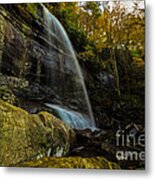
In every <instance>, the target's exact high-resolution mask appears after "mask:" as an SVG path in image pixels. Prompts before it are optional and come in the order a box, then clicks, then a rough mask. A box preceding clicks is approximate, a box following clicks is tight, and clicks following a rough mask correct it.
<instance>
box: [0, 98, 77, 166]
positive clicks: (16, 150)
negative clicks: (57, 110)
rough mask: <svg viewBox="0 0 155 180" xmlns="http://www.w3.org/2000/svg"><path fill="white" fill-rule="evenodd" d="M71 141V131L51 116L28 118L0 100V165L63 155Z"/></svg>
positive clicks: (72, 137) (28, 116)
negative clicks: (59, 151)
mask: <svg viewBox="0 0 155 180" xmlns="http://www.w3.org/2000/svg"><path fill="white" fill-rule="evenodd" d="M74 140H75V133H74V131H73V130H72V129H71V128H70V127H69V126H68V125H66V124H65V123H64V122H62V121H61V120H59V119H57V118H56V117H55V116H53V115H52V114H49V113H47V112H40V113H39V114H34V115H31V114H29V113H28V112H26V111H25V110H22V109H21V108H18V107H15V106H13V105H11V104H9V103H7V102H4V101H2V100H0V165H2V166H13V165H15V164H17V163H19V162H22V161H27V160H33V159H36V158H41V157H44V156H47V155H48V156H53V155H56V154H57V151H58V150H59V149H62V151H61V154H60V153H59V156H60V155H61V156H62V155H66V154H67V153H68V151H69V149H70V146H71V144H72V143H73V141H74Z"/></svg>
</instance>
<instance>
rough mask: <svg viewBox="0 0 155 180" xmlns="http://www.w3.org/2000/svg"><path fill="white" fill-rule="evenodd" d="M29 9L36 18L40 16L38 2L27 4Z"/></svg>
mask: <svg viewBox="0 0 155 180" xmlns="http://www.w3.org/2000/svg"><path fill="white" fill-rule="evenodd" d="M27 10H28V12H29V13H31V14H32V15H33V16H34V17H35V18H36V17H38V15H37V4H31V3H29V4H27Z"/></svg>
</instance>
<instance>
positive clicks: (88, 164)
mask: <svg viewBox="0 0 155 180" xmlns="http://www.w3.org/2000/svg"><path fill="white" fill-rule="evenodd" d="M18 166H19V167H20V166H22V167H47V168H82V169H120V166H119V165H118V164H117V163H113V162H111V161H108V160H107V159H106V158H104V157H92V158H82V157H59V158H55V157H49V158H47V157H45V158H42V159H39V160H36V161H31V162H25V163H23V164H19V165H18Z"/></svg>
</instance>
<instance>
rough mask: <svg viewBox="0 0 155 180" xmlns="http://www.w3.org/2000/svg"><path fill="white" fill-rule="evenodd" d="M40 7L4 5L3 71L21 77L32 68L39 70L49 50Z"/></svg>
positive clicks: (0, 12) (0, 11) (0, 14)
mask: <svg viewBox="0 0 155 180" xmlns="http://www.w3.org/2000/svg"><path fill="white" fill-rule="evenodd" d="M39 8H41V6H39V5H38V4H21V5H20V4H18V5H17V4H14V5H13V4H11V5H0V24H1V26H0V67H1V71H2V72H5V73H8V74H9V75H10V74H11V75H18V76H19V75H24V73H26V71H31V70H32V69H33V73H34V74H36V73H37V71H39V67H38V66H39V60H41V59H44V58H45V56H44V54H46V51H47V49H46V42H45V40H44V39H45V38H44V37H43V30H44V28H43V27H42V26H43V25H42V23H41V22H42V21H43V20H42V19H41V18H40V17H43V15H42V16H41V15H40V14H39V13H40V12H41V11H39ZM44 34H45V33H44ZM23 67H24V68H23ZM38 73H39V72H38Z"/></svg>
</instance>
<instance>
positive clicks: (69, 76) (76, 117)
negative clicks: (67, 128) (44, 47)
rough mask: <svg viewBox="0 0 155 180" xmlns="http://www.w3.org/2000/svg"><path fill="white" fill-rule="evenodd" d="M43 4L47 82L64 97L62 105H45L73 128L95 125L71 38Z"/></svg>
mask: <svg viewBox="0 0 155 180" xmlns="http://www.w3.org/2000/svg"><path fill="white" fill-rule="evenodd" d="M42 7H43V14H44V18H43V20H44V26H45V30H46V33H47V41H48V54H47V57H48V58H46V59H48V60H46V61H45V62H44V65H45V67H46V73H47V77H48V78H47V79H48V82H47V84H48V86H52V87H53V91H54V93H56V94H57V95H58V96H59V97H60V99H61V100H60V101H61V103H59V105H53V104H52V102H51V103H48V104H46V105H47V106H48V107H50V108H51V109H53V110H54V111H56V113H57V114H58V116H59V117H60V119H62V120H64V121H65V122H66V123H68V124H70V125H71V126H72V127H73V128H76V129H84V128H95V122H94V117H93V113H92V109H91V104H90V101H89V97H88V94H87V90H86V86H85V83H84V79H83V76H82V72H81V70H80V66H79V64H78V61H77V59H76V56H75V52H74V50H73V47H72V45H71V42H70V40H69V38H68V36H67V33H66V32H65V30H64V28H63V27H62V25H61V24H60V22H59V21H58V20H57V19H56V18H55V17H54V16H53V15H52V14H51V13H50V12H49V11H48V10H47V9H46V8H45V7H44V6H43V5H42ZM61 105H63V106H61ZM65 106H66V108H63V107H65Z"/></svg>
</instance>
